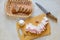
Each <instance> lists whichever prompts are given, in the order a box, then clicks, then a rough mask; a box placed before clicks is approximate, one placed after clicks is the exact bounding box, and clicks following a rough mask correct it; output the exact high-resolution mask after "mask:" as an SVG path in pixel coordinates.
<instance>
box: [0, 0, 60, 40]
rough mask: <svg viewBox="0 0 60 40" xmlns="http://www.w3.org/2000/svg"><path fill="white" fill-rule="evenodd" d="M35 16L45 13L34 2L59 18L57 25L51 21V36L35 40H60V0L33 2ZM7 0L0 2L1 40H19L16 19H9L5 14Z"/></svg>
mask: <svg viewBox="0 0 60 40" xmlns="http://www.w3.org/2000/svg"><path fill="white" fill-rule="evenodd" d="M32 1H33V8H34V11H33V14H32V16H37V15H39V14H41V13H43V12H42V11H41V10H40V9H39V8H38V7H37V6H36V4H34V2H38V3H40V4H41V5H42V6H43V7H45V8H46V10H48V11H50V12H51V13H52V14H53V15H55V16H56V17H57V18H58V22H57V23H55V22H53V21H52V20H50V19H49V22H50V25H51V35H48V36H44V37H41V38H38V39H35V40H60V31H59V30H60V0H32ZM5 2H6V0H0V40H19V38H18V36H17V32H16V21H17V19H16V18H12V17H8V16H6V14H5V10H4V4H5Z"/></svg>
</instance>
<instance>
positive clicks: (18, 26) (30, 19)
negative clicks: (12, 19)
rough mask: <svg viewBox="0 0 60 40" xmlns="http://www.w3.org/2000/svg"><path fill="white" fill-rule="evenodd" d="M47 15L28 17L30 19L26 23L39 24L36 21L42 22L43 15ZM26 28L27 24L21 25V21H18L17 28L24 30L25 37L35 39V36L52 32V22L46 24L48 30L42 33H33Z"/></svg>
mask: <svg viewBox="0 0 60 40" xmlns="http://www.w3.org/2000/svg"><path fill="white" fill-rule="evenodd" d="M45 16H46V15H45V14H41V15H39V16H36V17H33V18H28V19H26V20H25V24H28V23H32V24H33V25H37V24H36V22H35V21H36V20H39V21H40V22H41V21H42V19H43V17H45ZM25 28H26V25H24V26H22V27H20V25H19V23H18V22H17V29H18V30H19V29H21V30H22V32H23V34H24V35H25V38H30V39H34V38H38V37H42V36H45V35H49V34H50V24H49V23H48V24H47V25H46V30H45V31H43V32H42V33H41V34H33V33H30V32H26V31H25ZM27 36H28V37H27ZM30 39H29V40H30Z"/></svg>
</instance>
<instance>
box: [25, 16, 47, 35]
mask: <svg viewBox="0 0 60 40" xmlns="http://www.w3.org/2000/svg"><path fill="white" fill-rule="evenodd" d="M47 23H48V19H47V17H44V18H43V20H42V21H41V23H39V24H38V25H37V26H35V25H33V24H32V23H28V24H26V31H29V32H31V33H36V34H41V32H42V31H44V30H45V29H46V28H45V25H46V24H47Z"/></svg>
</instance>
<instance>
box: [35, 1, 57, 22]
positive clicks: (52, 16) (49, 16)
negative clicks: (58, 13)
mask: <svg viewBox="0 0 60 40" xmlns="http://www.w3.org/2000/svg"><path fill="white" fill-rule="evenodd" d="M35 4H36V5H37V6H38V7H39V8H40V9H41V10H42V11H43V12H44V13H45V14H46V16H47V17H48V18H50V19H52V20H54V21H56V22H57V18H56V17H55V16H54V15H52V14H51V13H50V12H48V11H47V10H46V9H45V8H44V7H43V6H41V5H40V4H38V3H37V2H35Z"/></svg>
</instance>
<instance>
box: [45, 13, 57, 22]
mask: <svg viewBox="0 0 60 40" xmlns="http://www.w3.org/2000/svg"><path fill="white" fill-rule="evenodd" d="M46 15H47V17H49V18H51V19H53V20H55V21H56V22H57V18H56V17H55V16H54V15H52V14H51V13H50V12H48V13H47V14H46Z"/></svg>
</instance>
